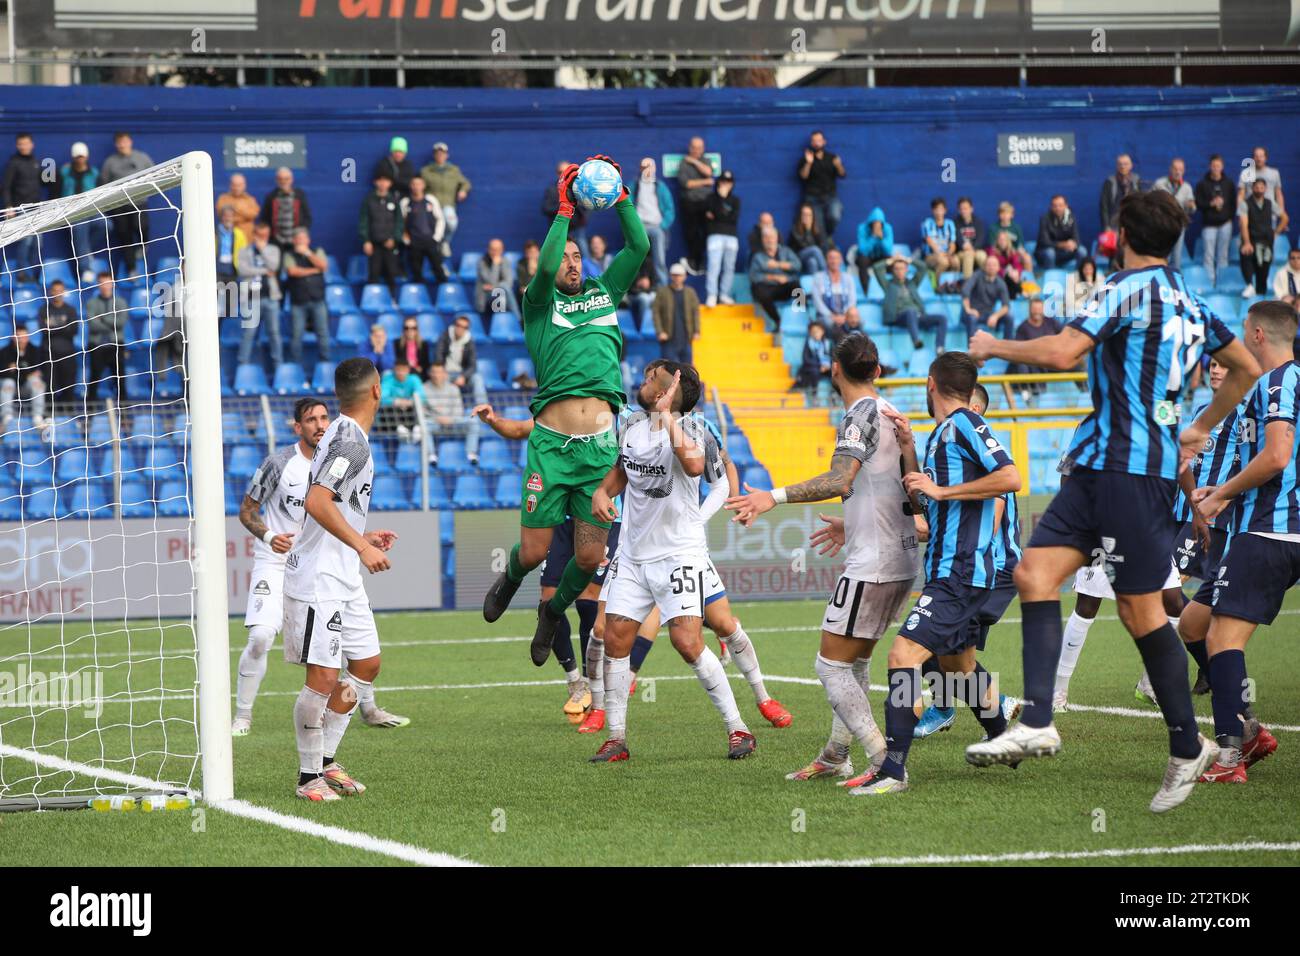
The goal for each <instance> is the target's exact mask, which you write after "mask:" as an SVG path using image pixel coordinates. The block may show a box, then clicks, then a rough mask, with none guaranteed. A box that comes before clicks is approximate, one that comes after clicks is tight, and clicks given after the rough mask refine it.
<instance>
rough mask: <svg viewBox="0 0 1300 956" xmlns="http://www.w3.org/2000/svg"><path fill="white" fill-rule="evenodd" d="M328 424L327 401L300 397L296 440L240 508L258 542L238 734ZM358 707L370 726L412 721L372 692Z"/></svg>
mask: <svg viewBox="0 0 1300 956" xmlns="http://www.w3.org/2000/svg"><path fill="white" fill-rule="evenodd" d="M329 423H330V416H329V410H328V409H327V408H326V407H325V403H324V402H322V401H321V400H320V399H317V398H300V399H298V401H297V402H295V403H294V406H293V433H294V434H295V435H297V436H298V441H297V442H296V443H295V444H292V445H289V446H288V447H285V448H281V449H280V450H279V451H277V452H275V453H274V454H271V455H267V456H266V459H265V460H264V461H263V462H262V464H261V465H260V466H259V467H258V469H257V471H256V472H254V474H253V477H252V479H251V480H250V481H249V483H248V490H247V491H246V492H245V493H244V500H243V502H242V504H240V506H239V521H240V523H241V524H242V525H243V526H244V527H245V528H246V529H248V533H249V534H251V535H252V536H253V537H254V538H256V539H257V541H256V542H255V543H254V545H253V551H254V557H253V570H252V572H251V574H250V575H249V588H248V608H247V610H246V611H245V613H244V626H245V627H246V628H248V644H247V645H246V646H245V647H244V650H243V653H241V654H240V655H239V677H238V681H237V684H236V694H235V719H234V720H233V721H231V724H230V733H231V735H232V736H234V737H245V736H247V735H248V733H249V731H250V730H252V727H253V701H254V699H256V697H257V690H258V688H259V687H261V686H262V678H264V677H265V676H266V661H267V654H268V653H269V652H270V650H271V645H272V644H273V643H274V642H275V635H276V634H278V633H280V628H281V626H282V625H283V623H284V562H285V557H284V556H285V555H286V554H288V553H289V550H290V549H291V548H292V547H293V539H294V537H295V536H296V535H297V534H298V532H300V531H301V530H302V522H303V518H304V517H306V512H305V511H303V501H304V499H305V498H306V496H307V482H308V479H309V477H310V470H311V460H312V456H313V455H314V454H315V452H316V446H317V444H318V443H319V442H320V439H321V437H322V436H323V435H324V434H325V430H326V429H327V428H328V427H329ZM360 710H361V718H362V720H364V721H365V722H366V723H367V724H369V725H370V726H372V727H405V726H407V725H408V724H409V723H410V722H411V721H410V719H409V718H407V717H400V716H398V715H397V714H390V713H389V712H388V711H386V710H384V709H383V708H381V707H379V706H377V705H376V704H375V702H374V697H373V694H372V696H371V697H370V699H368V700H362V701H360Z"/></svg>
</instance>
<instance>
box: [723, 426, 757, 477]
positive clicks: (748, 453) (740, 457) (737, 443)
mask: <svg viewBox="0 0 1300 956" xmlns="http://www.w3.org/2000/svg"><path fill="white" fill-rule="evenodd" d="M727 454H728V455H730V456H731V460H732V462H734V463H735V465H736V467H737V468H739V469H741V470H742V471H743V470H744V469H746V468H748V467H749V466H750V465H756V464H758V460H757V459H756V458H755V457H754V452H753V451H752V450H751V449H750V447H749V439H748V438H746V437H745V434H744V432H740V431H737V430H736V429H734V428H733V429H731V430H730V431H728V432H727Z"/></svg>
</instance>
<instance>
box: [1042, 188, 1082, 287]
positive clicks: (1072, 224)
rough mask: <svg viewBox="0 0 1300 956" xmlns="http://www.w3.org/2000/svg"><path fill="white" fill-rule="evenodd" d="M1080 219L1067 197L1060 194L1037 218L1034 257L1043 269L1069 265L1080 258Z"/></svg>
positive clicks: (1053, 198) (1054, 197)
mask: <svg viewBox="0 0 1300 956" xmlns="http://www.w3.org/2000/svg"><path fill="white" fill-rule="evenodd" d="M1080 242H1081V240H1080V239H1079V220H1077V219H1075V218H1074V213H1072V212H1071V211H1070V207H1069V205H1068V204H1067V203H1066V201H1065V197H1064V196H1062V195H1061V194H1060V193H1057V194H1056V195H1055V196H1053V197H1052V202H1051V204H1050V205H1049V206H1048V208H1047V212H1045V213H1043V215H1042V218H1041V219H1039V220H1038V247H1037V248H1036V249H1035V250H1034V258H1035V259H1037V260H1038V264H1039V265H1040V266H1042V267H1043V268H1044V269H1056V268H1062V269H1064V268H1067V267H1068V266H1072V265H1074V261H1075V259H1077V258H1078V257H1079V245H1080Z"/></svg>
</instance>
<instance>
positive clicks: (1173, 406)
mask: <svg viewBox="0 0 1300 956" xmlns="http://www.w3.org/2000/svg"><path fill="white" fill-rule="evenodd" d="M1186 224H1187V217H1186V214H1185V213H1184V212H1183V210H1182V208H1181V207H1180V206H1179V205H1178V203H1177V202H1176V201H1175V200H1174V199H1173V197H1172V196H1170V195H1169V194H1168V193H1165V192H1163V191H1152V192H1146V193H1131V194H1130V195H1128V196H1126V197H1124V200H1123V202H1122V203H1121V204H1120V213H1119V237H1118V243H1119V255H1120V256H1122V261H1123V266H1124V268H1122V269H1121V270H1120V271H1119V272H1117V273H1115V274H1113V275H1112V276H1110V277H1109V279H1108V280H1107V281H1106V283H1105V285H1103V286H1102V287H1101V288H1100V289H1098V290H1097V291H1096V292H1095V293H1094V294H1093V297H1092V298H1091V299H1090V300H1089V302H1088V304H1087V305H1086V306H1085V307H1084V308H1083V309H1082V311H1081V312H1080V314H1079V315H1078V316H1077V317H1076V318H1075V319H1074V320H1073V321H1071V322H1070V324H1069V325H1068V326H1066V327H1065V328H1064V329H1063V330H1062V331H1061V332H1059V333H1057V334H1056V335H1051V336H1045V337H1043V338H1039V339H1035V340H1032V341H1028V342H1014V341H1012V342H1008V341H1004V340H1001V339H995V338H994V337H993V336H990V335H988V334H987V333H984V332H980V333H977V334H976V335H975V337H974V338H973V339H972V340H971V344H970V350H971V354H972V355H973V356H974V357H975V358H977V359H988V358H1003V359H1006V360H1007V361H1010V362H1017V363H1021V364H1025V365H1033V366H1039V367H1042V368H1051V369H1060V370H1063V371H1064V370H1068V369H1072V368H1074V367H1075V366H1077V365H1078V363H1079V361H1080V360H1081V359H1082V358H1084V356H1088V379H1089V383H1090V386H1091V390H1092V399H1093V409H1094V410H1093V412H1092V413H1091V414H1090V415H1089V416H1088V417H1087V418H1086V419H1085V420H1084V421H1083V422H1082V423H1081V424H1080V425H1079V428H1078V429H1077V430H1076V432H1075V435H1074V440H1073V442H1072V444H1071V447H1070V450H1069V452H1068V453H1067V454H1066V456H1065V458H1064V460H1063V462H1062V464H1063V469H1062V470H1063V472H1065V473H1066V474H1068V476H1069V480H1067V481H1065V482H1063V483H1062V485H1061V491H1060V493H1059V494H1057V495H1056V497H1055V498H1054V499H1053V500H1052V503H1051V505H1049V506H1048V509H1047V511H1046V513H1045V514H1044V515H1043V517H1042V519H1041V520H1040V521H1039V523H1038V525H1037V527H1036V528H1035V529H1034V534H1033V537H1032V538H1031V539H1030V542H1029V547H1027V548H1026V549H1025V552H1024V558H1023V560H1022V561H1021V563H1020V566H1019V568H1018V569H1017V570H1016V586H1017V588H1018V590H1019V592H1020V600H1021V614H1022V620H1023V633H1024V651H1023V659H1024V673H1025V678H1024V679H1025V691H1024V710H1023V713H1022V715H1021V720H1020V722H1019V723H1018V724H1016V726H1015V727H1013V728H1011V729H1010V730H1009V731H1008V732H1007V733H1005V734H1003V735H1002V736H1001V737H998V738H995V739H993V740H989V741H987V742H982V743H978V744H973V745H972V746H970V747H968V748H967V750H966V758H967V760H969V761H970V762H971V763H973V764H975V765H977V766H988V765H991V764H995V763H1002V764H1010V765H1015V764H1018V763H1019V762H1020V761H1022V760H1024V759H1026V758H1028V757H1039V756H1049V755H1051V754H1055V753H1056V752H1058V751H1059V750H1060V747H1061V738H1060V734H1058V733H1057V731H1056V728H1055V727H1054V726H1053V724H1052V687H1053V683H1054V678H1055V674H1056V669H1057V663H1058V661H1059V659H1060V655H1061V634H1062V629H1061V600H1060V589H1061V585H1062V584H1063V583H1064V582H1065V581H1066V579H1067V578H1069V577H1070V575H1072V574H1074V573H1075V572H1076V571H1077V570H1078V569H1079V568H1080V567H1082V566H1083V565H1084V564H1085V563H1088V562H1091V563H1092V564H1093V565H1094V566H1095V567H1097V568H1099V569H1103V570H1104V571H1105V573H1106V576H1107V578H1108V579H1109V580H1110V581H1111V584H1112V586H1113V588H1114V591H1115V595H1116V602H1117V604H1118V605H1119V615H1120V620H1121V621H1122V622H1123V623H1124V626H1125V628H1126V629H1127V630H1128V632H1129V633H1130V634H1131V635H1133V637H1134V638H1135V640H1136V642H1137V647H1138V651H1139V653H1140V654H1141V656H1142V661H1143V663H1144V664H1145V666H1146V669H1147V673H1148V675H1149V676H1150V679H1151V684H1152V687H1153V689H1154V691H1155V696H1156V698H1157V700H1158V703H1159V706H1160V709H1161V711H1162V713H1163V715H1164V718H1165V724H1166V726H1167V727H1168V729H1169V752H1170V758H1169V763H1168V766H1167V768H1166V771H1165V775H1164V778H1163V780H1162V782H1161V785H1160V789H1159V790H1158V791H1157V792H1156V795H1155V797H1154V798H1153V799H1152V801H1151V810H1152V811H1153V812H1156V813H1161V812H1164V811H1167V810H1171V809H1173V808H1174V807H1176V806H1178V805H1179V804H1181V803H1182V802H1183V801H1184V800H1186V799H1187V797H1188V795H1189V794H1190V793H1191V791H1192V788H1193V787H1194V786H1195V782H1196V779H1197V778H1198V777H1199V776H1200V775H1201V773H1202V772H1203V771H1204V770H1205V769H1206V768H1207V767H1208V766H1209V765H1210V763H1211V762H1212V761H1213V760H1214V758H1215V756H1216V754H1217V752H1218V748H1217V747H1216V746H1215V744H1214V743H1213V741H1209V740H1206V739H1205V738H1204V737H1202V736H1201V735H1200V734H1199V733H1198V732H1197V727H1196V715H1195V712H1194V711H1193V709H1192V695H1191V689H1190V687H1189V686H1188V680H1187V664H1186V653H1185V652H1184V650H1183V647H1182V642H1181V641H1180V640H1179V638H1178V634H1177V632H1176V631H1175V630H1174V628H1173V626H1172V625H1171V624H1170V623H1169V618H1168V617H1167V615H1166V614H1165V608H1164V605H1163V602H1162V601H1161V594H1160V591H1161V586H1162V585H1163V583H1164V582H1165V580H1166V578H1167V577H1168V575H1169V560H1170V554H1171V552H1172V551H1173V544H1174V534H1175V532H1176V531H1177V526H1176V525H1175V522H1174V515H1173V505H1174V495H1175V491H1176V487H1177V482H1176V479H1177V477H1178V474H1179V472H1180V470H1182V468H1183V467H1185V465H1186V463H1187V462H1188V461H1190V460H1191V458H1192V457H1193V456H1194V455H1195V454H1196V453H1197V452H1199V451H1200V450H1201V449H1203V448H1204V446H1205V441H1206V439H1207V438H1208V437H1209V435H1210V430H1211V429H1212V428H1213V427H1214V426H1215V425H1217V424H1218V423H1219V422H1221V421H1222V420H1223V419H1224V418H1226V417H1227V415H1228V413H1229V412H1231V411H1232V409H1233V408H1234V407H1235V406H1236V405H1237V404H1238V403H1239V402H1240V401H1241V399H1242V398H1243V397H1244V396H1245V394H1246V392H1247V390H1248V389H1249V388H1250V387H1251V385H1252V384H1253V382H1254V380H1255V379H1256V378H1258V375H1259V366H1258V364H1257V363H1256V362H1255V359H1254V358H1253V357H1252V356H1251V355H1250V353H1249V352H1247V351H1246V347H1245V346H1244V345H1242V343H1241V342H1239V341H1237V340H1236V339H1235V338H1234V337H1233V335H1232V333H1231V332H1230V331H1228V329H1227V327H1226V326H1224V324H1223V323H1222V322H1221V321H1220V320H1219V318H1218V316H1216V315H1215V314H1214V313H1213V312H1212V311H1211V310H1210V309H1209V308H1208V306H1206V304H1205V302H1204V301H1203V300H1201V299H1200V298H1199V297H1198V296H1196V295H1195V294H1194V293H1192V292H1191V290H1190V289H1188V287H1187V284H1186V283H1185V282H1184V281H1183V277H1182V276H1181V275H1180V274H1178V273H1177V272H1175V271H1173V270H1172V269H1170V268H1169V266H1168V263H1167V261H1166V260H1167V257H1168V255H1169V253H1170V251H1171V250H1172V249H1173V248H1174V245H1175V244H1176V243H1177V242H1178V239H1179V236H1180V235H1181V234H1182V231H1183V229H1184V228H1185V226H1186ZM1203 351H1205V352H1209V353H1210V354H1211V355H1213V356H1214V357H1215V358H1216V359H1217V360H1218V362H1219V364H1221V365H1223V366H1224V367H1225V368H1226V369H1227V370H1228V374H1227V376H1226V378H1225V379H1224V382H1223V384H1222V385H1221V386H1220V388H1219V391H1218V392H1217V393H1216V394H1215V396H1214V400H1213V401H1212V402H1211V403H1210V405H1209V407H1208V408H1207V409H1206V410H1205V411H1204V412H1202V413H1201V415H1200V417H1199V418H1197V419H1196V420H1195V421H1193V422H1191V423H1189V424H1187V427H1185V428H1184V429H1183V430H1182V432H1181V433H1180V432H1179V418H1180V409H1179V405H1178V399H1179V395H1180V393H1181V391H1182V388H1183V384H1184V379H1185V376H1186V375H1187V373H1188V372H1190V371H1191V370H1192V369H1194V368H1195V367H1196V363H1197V362H1199V361H1200V358H1201V354H1202V352H1203Z"/></svg>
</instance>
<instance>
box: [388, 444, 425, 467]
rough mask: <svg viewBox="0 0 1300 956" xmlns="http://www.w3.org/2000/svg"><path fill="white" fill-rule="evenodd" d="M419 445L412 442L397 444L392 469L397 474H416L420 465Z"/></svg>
mask: <svg viewBox="0 0 1300 956" xmlns="http://www.w3.org/2000/svg"><path fill="white" fill-rule="evenodd" d="M420 464H421V463H420V446H419V445H417V444H415V443H414V442H402V444H400V445H398V446H397V458H396V460H395V461H394V462H393V471H395V472H396V473H397V474H399V475H418V474H419V473H420V471H421V467H420Z"/></svg>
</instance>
